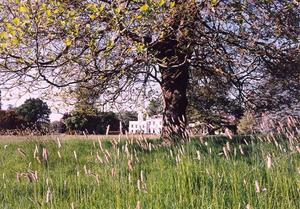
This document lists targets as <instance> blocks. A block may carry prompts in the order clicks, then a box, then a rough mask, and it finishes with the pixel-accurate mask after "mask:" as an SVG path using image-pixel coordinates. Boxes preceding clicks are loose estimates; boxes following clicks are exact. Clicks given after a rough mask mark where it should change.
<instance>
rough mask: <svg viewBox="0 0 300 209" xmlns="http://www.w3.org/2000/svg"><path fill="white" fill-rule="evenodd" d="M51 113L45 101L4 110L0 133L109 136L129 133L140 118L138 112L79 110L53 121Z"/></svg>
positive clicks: (26, 103) (32, 102)
mask: <svg viewBox="0 0 300 209" xmlns="http://www.w3.org/2000/svg"><path fill="white" fill-rule="evenodd" d="M50 114H51V110H50V108H49V107H48V105H47V103H46V102H44V101H42V100H41V99H39V98H37V99H33V98H31V99H28V100H26V101H25V102H24V104H22V105H21V106H19V107H16V108H10V109H8V110H0V134H11V135H27V134H49V133H68V134H74V133H78V134H82V133H86V134H105V133H106V132H107V131H108V133H109V134H112V133H115V134H116V133H119V132H120V131H122V132H125V131H126V130H128V126H129V121H130V120H136V119H137V113H136V112H131V111H124V112H120V113H118V114H117V113H114V112H112V111H109V112H100V111H98V110H96V109H94V111H93V112H89V111H79V110H78V108H77V109H75V110H73V111H72V112H70V113H66V114H64V116H63V118H62V119H61V120H60V121H54V122H52V123H51V122H50V119H49V115H50Z"/></svg>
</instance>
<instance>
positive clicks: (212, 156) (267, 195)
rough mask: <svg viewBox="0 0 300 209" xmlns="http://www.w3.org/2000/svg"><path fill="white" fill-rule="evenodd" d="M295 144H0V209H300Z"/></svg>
mask: <svg viewBox="0 0 300 209" xmlns="http://www.w3.org/2000/svg"><path fill="white" fill-rule="evenodd" d="M299 152H300V148H299V143H296V142H295V143H288V142H287V139H283V138H276V137H274V136H272V137H266V136H265V137H260V138H254V137H248V138H246V139H245V140H244V137H238V138H236V139H225V138H209V139H201V140H199V139H194V140H191V141H190V142H188V143H186V144H184V145H177V146H173V147H161V146H159V144H158V141H157V140H156V141H155V140H151V141H149V140H147V141H146V140H127V141H125V140H123V141H118V140H112V141H95V140H65V141H60V140H47V141H43V140H37V139H35V140H19V141H15V142H14V141H2V142H0V175H1V180H0V208H22V209H24V208H59V209H62V208H76V209H78V208H85V209H86V208H104V209H108V208H132V209H141V208H154V209H158V208H161V209H165V208H166V209H167V208H176V209H177V208H182V209H186V208H212V209H214V208H226V209H228V208H247V209H250V208H262V209H276V208H285V209H293V208H294V209H299V208H300V153H299Z"/></svg>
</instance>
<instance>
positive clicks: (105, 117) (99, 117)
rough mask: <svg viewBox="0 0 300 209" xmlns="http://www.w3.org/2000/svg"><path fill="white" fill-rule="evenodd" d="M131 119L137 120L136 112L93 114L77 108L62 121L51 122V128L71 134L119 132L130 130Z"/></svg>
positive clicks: (98, 112) (54, 130) (97, 112)
mask: <svg viewBox="0 0 300 209" xmlns="http://www.w3.org/2000/svg"><path fill="white" fill-rule="evenodd" d="M131 120H137V113H136V112H131V111H124V112H121V113H114V112H112V111H109V112H100V111H96V112H94V113H93V114H91V113H87V112H80V111H76V110H75V111H72V112H71V113H67V114H65V115H64V116H63V118H62V119H61V120H60V121H55V122H53V123H51V126H50V130H51V131H52V132H56V133H69V134H74V133H77V134H83V133H86V134H106V133H108V134H119V133H120V132H121V131H122V132H123V133H124V132H125V131H127V130H128V127H129V121H131Z"/></svg>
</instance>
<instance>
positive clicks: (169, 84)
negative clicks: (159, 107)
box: [160, 64, 189, 144]
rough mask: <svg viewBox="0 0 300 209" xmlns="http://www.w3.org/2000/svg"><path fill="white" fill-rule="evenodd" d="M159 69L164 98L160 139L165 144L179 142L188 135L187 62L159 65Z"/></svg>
mask: <svg viewBox="0 0 300 209" xmlns="http://www.w3.org/2000/svg"><path fill="white" fill-rule="evenodd" d="M160 70H161V74H162V82H161V88H162V94H163V98H164V112H163V127H162V139H163V142H164V143H165V144H171V143H177V142H181V141H184V140H185V139H187V137H188V134H187V131H186V124H187V123H186V108H187V104H188V101H187V95H186V92H187V86H188V79H189V71H188V64H184V65H182V66H178V67H172V68H163V67H161V69H160Z"/></svg>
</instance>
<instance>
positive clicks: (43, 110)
mask: <svg viewBox="0 0 300 209" xmlns="http://www.w3.org/2000/svg"><path fill="white" fill-rule="evenodd" d="M17 113H18V114H19V115H20V116H22V117H23V118H24V120H25V121H26V122H27V123H29V124H31V125H39V124H42V123H49V122H50V120H49V115H50V113H51V110H50V108H49V107H48V105H47V103H46V102H44V101H43V100H41V99H39V98H36V99H35V98H30V99H27V100H26V101H25V102H24V104H22V105H21V106H20V107H18V108H17Z"/></svg>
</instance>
